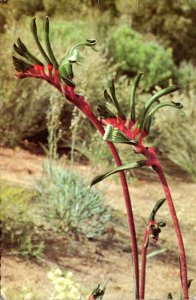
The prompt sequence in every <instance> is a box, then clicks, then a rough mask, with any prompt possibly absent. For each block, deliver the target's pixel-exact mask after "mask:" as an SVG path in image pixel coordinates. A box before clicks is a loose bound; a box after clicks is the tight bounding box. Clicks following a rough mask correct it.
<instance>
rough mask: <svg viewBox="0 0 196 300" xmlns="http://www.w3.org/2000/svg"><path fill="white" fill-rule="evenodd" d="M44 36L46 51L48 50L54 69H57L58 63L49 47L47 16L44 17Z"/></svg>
mask: <svg viewBox="0 0 196 300" xmlns="http://www.w3.org/2000/svg"><path fill="white" fill-rule="evenodd" d="M43 25H44V38H45V45H46V49H47V52H48V55H49V58H50V60H51V62H52V64H53V66H54V68H55V69H56V70H58V63H57V61H56V58H55V56H54V53H53V51H52V47H51V44H50V37H49V18H48V17H45V19H44V23H43Z"/></svg>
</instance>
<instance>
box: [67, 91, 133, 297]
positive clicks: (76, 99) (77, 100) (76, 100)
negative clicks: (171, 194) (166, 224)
mask: <svg viewBox="0 0 196 300" xmlns="http://www.w3.org/2000/svg"><path fill="white" fill-rule="evenodd" d="M70 91H71V92H70ZM70 91H69V90H67V92H65V91H64V92H63V94H64V96H65V97H66V98H67V99H68V100H69V101H71V102H72V103H73V104H74V105H76V106H77V107H78V108H79V109H80V110H81V111H82V112H83V113H84V114H85V115H86V117H87V118H88V119H89V120H90V121H91V123H92V124H93V125H94V126H95V127H96V129H97V130H98V131H99V133H100V134H101V136H103V135H104V133H105V130H104V128H103V126H102V124H101V122H100V121H99V120H98V119H97V118H96V116H95V115H94V114H93V112H92V111H91V109H90V106H89V105H88V103H87V102H86V101H85V99H84V97H83V96H80V95H76V94H74V93H73V90H71V89H70ZM106 144H107V145H108V148H109V150H110V152H111V153H112V156H113V158H114V161H115V163H116V165H117V166H121V165H122V162H121V160H120V157H119V155H118V152H117V150H116V148H115V146H114V145H113V143H111V142H107V141H106ZM119 176H120V181H121V185H122V189H123V195H124V199H125V205H126V210H127V218H128V225H129V232H130V239H131V244H132V256H133V265H134V276H135V298H136V299H139V263H138V246H137V238H136V231H135V224H134V217H133V211H132V205H131V199H130V194H129V189H128V184H127V180H126V177H125V174H124V172H120V173H119Z"/></svg>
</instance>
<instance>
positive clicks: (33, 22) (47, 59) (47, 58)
mask: <svg viewBox="0 0 196 300" xmlns="http://www.w3.org/2000/svg"><path fill="white" fill-rule="evenodd" d="M31 31H32V34H33V36H34V39H35V42H36V44H37V47H38V49H39V51H40V53H41V54H42V56H43V58H44V59H45V61H46V63H47V64H50V65H52V62H51V60H50V59H49V57H48V55H47V54H46V52H45V50H44V49H43V47H42V45H41V43H40V41H39V38H38V35H37V25H36V18H33V19H32V21H31Z"/></svg>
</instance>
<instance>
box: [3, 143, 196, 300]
mask: <svg viewBox="0 0 196 300" xmlns="http://www.w3.org/2000/svg"><path fill="white" fill-rule="evenodd" d="M43 161H44V156H40V155H33V154H30V153H29V152H27V151H25V150H21V149H19V148H17V149H15V150H11V149H6V148H1V149H0V169H1V179H2V180H5V181H8V182H11V183H13V184H19V185H22V186H31V185H32V180H33V179H37V178H39V177H40V175H41V171H42V163H43ZM65 165H66V162H65ZM74 170H76V171H77V172H79V173H80V174H81V175H83V176H84V177H85V178H92V177H93V176H94V175H95V174H97V172H96V171H95V170H94V171H92V170H91V169H90V168H89V167H87V166H82V165H75V166H74ZM168 181H169V183H170V187H171V192H172V195H173V199H174V202H175V206H176V210H177V212H178V217H179V221H180V224H181V227H182V232H183V238H184V242H185V247H186V251H187V263H188V267H189V278H195V277H196V254H195V250H194V249H195V247H196V204H195V192H196V184H194V183H186V182H184V181H183V179H182V180H181V179H180V178H178V180H176V179H175V178H169V179H168ZM129 183H130V186H131V189H130V190H131V196H132V203H133V211H134V215H135V219H136V224H137V232H138V238H139V240H140V242H141V239H142V231H143V228H144V222H143V220H142V217H143V218H145V219H147V218H148V215H149V213H150V211H151V209H152V207H153V205H154V203H155V202H156V201H157V200H158V199H160V198H161V197H162V191H161V189H160V186H159V183H158V181H157V180H156V179H155V182H153V183H152V182H146V181H142V180H134V181H133V180H132V179H130V180H129ZM98 188H100V189H104V190H105V194H106V202H107V203H108V204H109V205H110V206H111V207H112V208H113V210H114V211H115V216H116V217H115V218H114V220H113V224H112V228H113V230H112V232H109V233H107V234H105V235H104V236H103V237H102V239H100V240H94V241H92V240H91V241H89V240H82V239H81V240H75V239H74V238H73V237H71V236H64V237H63V236H62V237H61V238H60V239H59V240H58V239H54V240H53V239H48V240H47V241H46V249H45V259H44V260H43V261H42V262H41V264H37V263H36V262H33V261H26V260H22V259H19V258H17V257H10V256H4V257H3V258H2V286H3V287H9V288H11V289H17V288H20V287H21V286H24V285H26V286H30V287H33V289H34V290H35V291H37V294H38V295H39V299H40V300H42V299H47V295H48V294H49V293H50V291H51V289H52V286H51V283H50V282H49V280H48V279H47V277H46V273H47V270H48V269H50V268H51V267H53V266H56V265H58V266H60V268H62V269H63V270H64V269H69V270H71V271H72V272H73V273H74V275H75V278H76V280H77V281H78V282H80V283H81V284H82V285H83V286H84V287H85V288H86V289H87V290H89V291H90V290H92V289H93V288H94V287H95V286H96V285H97V283H99V282H100V281H103V282H104V280H105V278H106V276H107V275H109V282H108V288H107V292H106V296H105V298H104V299H105V300H109V299H112V300H117V299H121V298H122V297H123V299H124V300H128V299H131V298H132V291H133V286H132V283H131V282H132V276H133V274H132V263H131V255H130V253H131V248H130V243H129V236H128V232H127V222H126V210H125V206H124V203H123V197H122V191H121V187H120V185H119V183H118V180H115V179H114V180H112V179H108V180H107V181H105V182H103V183H100V185H99V187H98ZM160 218H161V219H164V220H166V222H167V226H166V228H164V229H163V231H162V234H161V238H160V243H159V245H157V246H155V247H152V246H151V247H150V249H149V251H154V250H158V249H160V248H161V249H165V252H164V253H162V254H159V255H157V256H155V257H153V258H151V259H149V260H148V273H147V286H146V299H152V298H154V299H155V298H156V299H164V298H165V297H166V295H167V293H168V292H172V294H173V295H174V297H179V291H180V282H179V280H178V278H179V264H178V258H177V257H178V253H177V245H176V239H175V234H174V232H173V228H172V224H171V222H170V220H169V214H168V210H167V206H166V205H165V206H164V207H163V209H162V211H161V215H160ZM139 245H140V243H139ZM191 295H192V296H195V295H196V285H195V283H194V282H193V284H192V287H191ZM8 300H9V299H8ZM10 300H11V299H10Z"/></svg>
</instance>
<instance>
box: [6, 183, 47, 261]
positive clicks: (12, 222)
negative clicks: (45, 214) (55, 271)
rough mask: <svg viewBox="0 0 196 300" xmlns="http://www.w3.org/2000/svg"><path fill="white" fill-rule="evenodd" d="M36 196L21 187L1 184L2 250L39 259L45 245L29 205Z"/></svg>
mask: <svg viewBox="0 0 196 300" xmlns="http://www.w3.org/2000/svg"><path fill="white" fill-rule="evenodd" d="M33 196H34V194H33V193H32V192H30V191H28V190H25V189H23V188H20V187H15V186H9V185H7V184H4V183H1V194H0V199H1V214H0V219H1V239H2V250H3V252H8V251H9V249H10V248H11V249H15V250H14V251H13V254H20V255H22V256H26V257H28V256H29V257H36V258H39V257H40V256H41V255H42V252H43V249H44V244H43V242H41V241H40V240H41V239H40V232H39V229H38V227H37V226H36V225H35V222H34V219H33V215H32V211H31V210H30V209H29V204H30V202H31V201H32V198H33Z"/></svg>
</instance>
